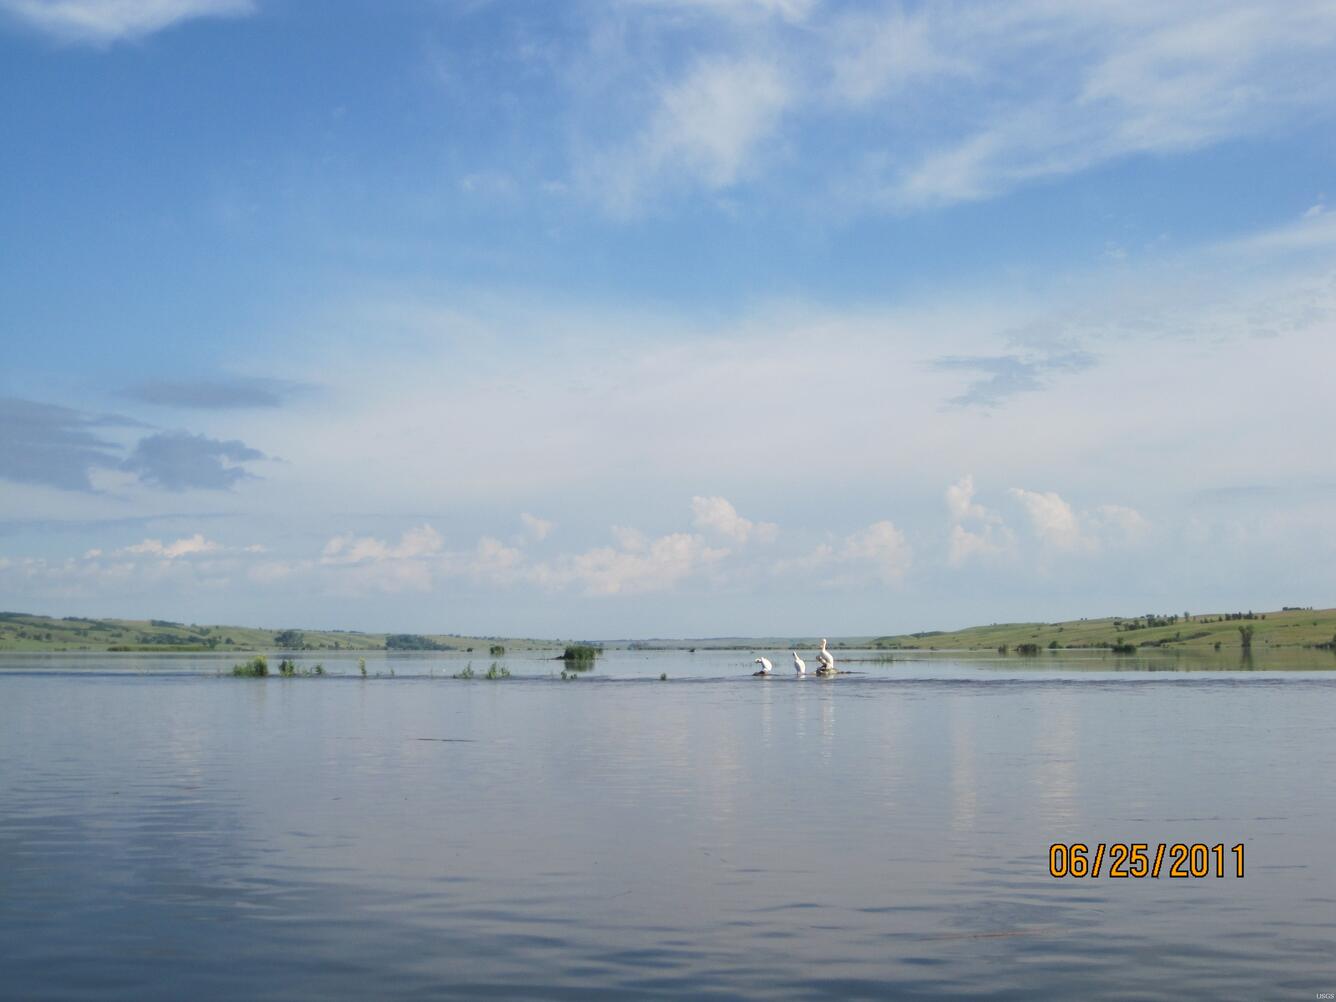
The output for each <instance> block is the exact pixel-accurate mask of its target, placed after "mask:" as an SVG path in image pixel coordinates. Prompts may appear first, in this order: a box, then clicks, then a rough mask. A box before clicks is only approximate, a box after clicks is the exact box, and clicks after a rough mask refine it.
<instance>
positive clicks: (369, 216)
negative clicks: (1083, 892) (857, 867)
mask: <svg viewBox="0 0 1336 1002" xmlns="http://www.w3.org/2000/svg"><path fill="white" fill-rule="evenodd" d="M1333 65H1336V5H1333V4H1331V3H1330V2H1329V0H1292V2H1289V3H1286V4H1275V3H1269V2H1265V0H1219V2H1211V3H1192V2H1184V3H1176V4H1165V3H1162V2H1155V3H1152V2H1148V0H1118V2H1105V0H1090V2H1087V3H1082V4H1067V3H1054V2H1052V0H1015V2H1010V3H993V2H979V3H912V2H903V3H878V2H857V3H853V2H851V3H839V2H833V0H602V2H585V0H571V2H569V3H560V4H553V3H550V2H519V0H517V2H503V0H496V2H486V0H460V2H447V0H378V2H370V0H363V2H348V0H328V2H322V3H320V4H311V3H298V2H296V0H0V136H3V137H4V138H3V141H0V248H2V250H0V346H2V347H3V352H2V357H3V365H2V366H0V609H10V610H16V611H25V612H37V613H47V614H53V615H79V616H122V617H134V618H148V617H155V618H164V619H173V620H180V621H188V622H199V623H244V624H255V625H268V626H275V627H277V626H301V627H307V628H347V629H365V630H392V631H408V632H456V633H466V634H475V633H480V634H493V635H508V636H541V637H561V638H569V637H582V638H584V637H587V638H596V637H598V638H622V637H690V636H738V635H778V636H789V635H791V636H811V635H823V634H824V635H832V636H846V635H879V634H886V633H895V632H902V631H912V630H925V629H950V628H956V627H963V626H967V625H971V624H977V623H991V622H1003V621H1053V620H1059V619H1067V618H1076V617H1080V616H1102V615H1112V614H1122V615H1135V614H1140V613H1145V612H1151V611H1154V612H1184V611H1188V612H1193V613H1197V612H1208V611H1224V610H1235V609H1248V608H1256V609H1272V608H1279V607H1281V606H1282V605H1305V606H1307V605H1313V606H1317V607H1330V606H1336V449H1333V444H1332V443H1333V429H1336V394H1333V392H1332V387H1333V385H1336V384H1334V383H1333V378H1334V376H1333V373H1334V371H1336V183H1334V179H1336V128H1334V126H1336V73H1333V72H1332V70H1331V67H1332V66H1333Z"/></svg>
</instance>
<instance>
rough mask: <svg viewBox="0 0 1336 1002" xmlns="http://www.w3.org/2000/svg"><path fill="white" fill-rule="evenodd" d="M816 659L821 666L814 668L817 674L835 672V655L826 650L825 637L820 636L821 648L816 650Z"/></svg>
mask: <svg viewBox="0 0 1336 1002" xmlns="http://www.w3.org/2000/svg"><path fill="white" fill-rule="evenodd" d="M816 659H817V660H818V661H820V662H821V667H820V668H818V669H817V670H816V673H817V674H818V675H834V674H835V656H834V655H833V654H831V653H830V651H828V650H826V638H825V637H822V638H821V650H819V651H818V652H817V655H816Z"/></svg>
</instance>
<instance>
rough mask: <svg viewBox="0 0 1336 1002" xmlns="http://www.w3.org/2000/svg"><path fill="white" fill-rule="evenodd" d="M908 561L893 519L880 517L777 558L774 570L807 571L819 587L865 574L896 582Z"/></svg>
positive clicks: (852, 581)
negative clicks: (856, 529)
mask: <svg viewBox="0 0 1336 1002" xmlns="http://www.w3.org/2000/svg"><path fill="white" fill-rule="evenodd" d="M912 562H913V551H912V548H911V547H910V545H909V542H908V540H907V539H906V538H905V534H904V533H903V532H901V531H900V529H898V528H897V527H896V525H895V523H894V522H891V521H889V520H885V519H883V520H881V521H878V522H873V523H872V524H871V525H869V526H868V527H867V528H866V529H863V530H861V531H860V532H855V533H853V534H851V535H848V536H845V537H844V538H843V539H841V540H839V541H837V542H834V543H822V544H821V545H820V546H817V547H816V548H815V549H813V550H812V551H811V552H810V553H808V554H806V555H805V556H801V557H798V558H795V559H791V560H781V561H778V562H777V563H776V564H775V572H776V573H777V574H779V575H781V576H787V575H790V574H793V573H798V574H804V575H811V576H812V577H813V578H814V579H815V583H816V584H817V585H819V586H822V587H837V586H847V585H852V584H855V583H857V582H859V581H862V580H866V579H868V578H872V579H874V580H878V581H881V582H882V583H883V584H900V583H901V582H902V581H903V580H904V577H905V574H906V573H908V571H909V568H910V565H911V564H912Z"/></svg>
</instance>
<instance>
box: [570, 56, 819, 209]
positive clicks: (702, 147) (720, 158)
mask: <svg viewBox="0 0 1336 1002" xmlns="http://www.w3.org/2000/svg"><path fill="white" fill-rule="evenodd" d="M791 98H792V95H791V93H790V91H789V85H788V82H787V81H786V79H785V77H784V74H783V73H782V72H781V71H780V68H779V66H778V65H777V64H776V63H775V62H774V61H772V60H769V59H764V58H760V57H747V58H743V59H737V60H734V59H728V58H712V59H705V60H702V61H700V62H699V63H697V64H696V65H695V66H694V67H693V68H692V69H691V70H690V71H689V72H687V73H686V74H685V75H684V76H683V77H682V78H681V79H679V80H677V81H676V82H675V83H672V84H670V85H668V86H666V87H664V88H662V89H661V90H660V91H659V93H658V95H657V102H656V104H657V106H656V108H655V110H654V111H653V113H652V116H651V119H650V122H649V125H648V126H647V127H646V128H645V129H644V130H643V131H641V132H640V133H639V135H638V136H637V137H636V138H635V139H634V140H632V141H631V143H630V144H629V145H628V146H627V147H625V148H624V149H622V150H620V151H619V152H617V153H615V154H613V155H611V156H609V157H606V158H603V160H602V162H601V163H600V164H599V165H598V167H597V168H596V169H595V185H596V188H597V190H598V193H599V197H600V198H602V199H603V200H604V201H605V203H606V204H607V205H608V207H609V208H610V209H612V210H613V211H614V212H617V213H621V214H634V213H636V212H637V211H639V210H640V209H641V208H642V202H643V200H644V198H645V196H646V193H647V192H649V191H650V190H651V189H652V188H653V187H655V186H657V185H660V184H665V185H667V186H669V187H672V186H675V185H676V184H677V183H679V182H680V181H681V180H686V181H688V182H689V183H691V184H694V185H699V186H700V187H702V188H704V189H705V190H707V191H718V190H720V189H724V188H728V187H730V186H732V185H733V184H735V183H737V182H738V181H739V180H741V179H743V178H744V177H747V176H750V175H751V174H753V173H754V172H755V169H756V166H757V164H756V161H755V155H756V150H757V148H758V147H759V146H760V144H761V143H763V142H764V141H765V140H766V139H767V138H768V137H769V136H770V135H771V134H772V133H773V131H774V129H775V128H776V126H777V124H778V122H779V119H780V116H781V114H782V113H783V111H784V109H785V108H786V107H787V106H788V104H789V102H790V100H791Z"/></svg>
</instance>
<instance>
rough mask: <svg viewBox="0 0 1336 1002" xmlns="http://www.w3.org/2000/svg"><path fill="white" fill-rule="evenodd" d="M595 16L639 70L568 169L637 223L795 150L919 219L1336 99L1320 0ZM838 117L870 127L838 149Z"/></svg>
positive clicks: (623, 10)
mask: <svg viewBox="0 0 1336 1002" xmlns="http://www.w3.org/2000/svg"><path fill="white" fill-rule="evenodd" d="M597 9H598V10H599V14H596V15H595V17H597V18H602V19H605V20H606V21H608V22H610V23H612V24H615V25H616V26H617V27H615V28H614V27H608V28H605V29H604V30H601V31H600V30H597V29H596V30H593V31H591V32H590V34H591V36H593V37H599V38H607V37H614V38H616V39H617V44H616V46H614V51H615V52H616V54H617V56H618V57H620V58H622V59H625V61H626V62H625V65H626V66H627V67H628V68H627V69H626V71H625V72H609V73H607V74H606V75H605V76H603V77H602V78H601V82H600V85H601V86H602V87H603V88H605V91H606V92H605V93H604V95H603V96H604V98H605V99H610V98H615V99H616V101H617V102H618V103H619V104H620V105H621V106H622V107H623V109H624V111H623V112H621V113H618V114H617V115H615V116H613V117H612V118H611V120H609V119H606V118H604V119H600V120H599V123H598V126H597V128H596V130H595V131H596V132H597V134H598V135H599V136H600V137H601V138H600V139H599V140H598V141H597V142H595V143H593V144H592V145H593V146H594V148H595V150H596V153H595V154H594V156H593V158H592V159H593V162H594V163H596V164H597V165H598V166H597V168H596V169H593V170H590V160H589V159H588V158H587V157H588V154H589V149H590V144H588V143H579V144H577V151H578V152H577V153H576V156H577V162H576V164H575V169H574V173H575V174H577V175H585V176H587V177H589V178H591V179H592V183H591V184H590V185H587V186H586V187H587V188H588V189H589V190H591V191H592V192H593V194H594V196H595V197H596V198H597V199H598V200H600V201H602V202H603V203H604V205H605V206H607V207H609V208H611V209H612V210H613V212H614V213H616V214H619V215H624V216H631V215H635V214H636V213H638V212H639V211H640V210H641V209H643V207H644V206H645V205H646V204H648V203H650V202H652V200H653V199H654V198H655V197H656V196H662V195H665V194H668V193H678V194H681V193H684V192H685V193H704V194H706V195H716V194H718V193H720V192H724V191H729V190H732V189H735V188H738V189H741V188H743V187H745V185H747V184H748V183H749V182H752V181H756V180H760V181H769V180H771V179H773V178H775V177H777V176H779V175H781V174H782V172H783V171H784V170H785V169H786V167H787V166H788V165H790V164H791V163H792V162H795V161H797V162H804V163H808V164H814V165H817V170H818V171H819V174H817V176H819V177H821V178H823V179H825V180H826V181H827V183H828V185H829V191H828V192H827V193H826V197H829V198H834V199H836V200H839V201H843V202H847V203H849V204H850V205H851V206H853V207H854V208H855V211H866V210H868V209H876V210H881V211H889V212H894V213H902V212H917V211H922V210H927V209H932V208H936V207H941V206H947V205H954V204H958V203H962V202H971V201H978V200H983V199H989V198H994V197H997V196H1000V195H1004V194H1006V193H1008V192H1010V191H1012V190H1014V189H1016V188H1019V187H1022V186H1026V185H1031V184H1034V183H1037V182H1041V181H1043V180H1045V179H1051V178H1057V177H1061V176H1065V175H1070V174H1075V173H1079V172H1082V171H1087V170H1090V169H1092V168H1096V167H1099V166H1101V165H1104V164H1107V163H1110V162H1113V161H1117V160H1120V159H1123V158H1127V157H1132V156H1138V155H1151V156H1170V155H1180V154H1184V153H1189V152H1192V151H1195V150H1200V149H1203V148H1206V147H1209V146H1212V145H1214V144H1218V143H1221V142H1225V141H1228V140H1232V139H1237V138H1242V137H1255V136H1266V135H1274V134H1277V133H1278V132H1283V131H1285V130H1287V129H1293V128H1296V127H1311V124H1312V122H1313V120H1314V117H1315V116H1316V117H1317V118H1319V119H1322V120H1324V121H1328V122H1329V121H1330V120H1331V118H1332V117H1333V116H1332V111H1331V109H1332V107H1333V106H1334V105H1336V79H1333V77H1332V74H1331V73H1330V72H1328V67H1329V65H1330V63H1331V61H1332V59H1333V58H1334V57H1336V10H1334V9H1333V8H1332V6H1331V4H1329V3H1326V2H1325V0H1294V2H1291V3H1286V4H1284V5H1281V6H1277V5H1275V4H1272V3H1267V2H1264V0H1226V2H1224V3H1221V4H1211V5H1200V4H1162V3H1154V2H1152V0H1128V2H1125V3H1117V4H1115V3H1087V4H1069V5H1061V4H1053V3H1051V2H1049V0H1019V2H1016V3H1009V4H992V5H989V4H975V5H966V6H964V7H962V6H960V5H946V4H923V5H905V4H900V3H885V4H868V5H858V6H857V7H856V8H853V9H850V8H849V7H844V6H838V5H828V6H820V5H817V4H806V3H797V2H793V3H785V2H774V3H762V2H751V3H744V2H736V3H730V2H724V0H714V2H711V0H694V2H690V0H678V2H672V3H670V2H667V0H664V2H654V3H640V4H631V5H623V6H620V7H618V8H616V9H615V12H612V13H610V12H608V11H607V10H606V9H604V8H597ZM664 9H668V10H671V11H675V12H692V13H694V14H696V15H699V16H700V17H706V18H713V19H714V20H715V22H716V24H715V25H714V26H713V29H711V28H710V27H708V26H707V27H703V28H701V27H698V28H697V31H696V33H695V34H691V33H689V32H688V31H687V29H686V28H685V27H684V25H683V23H682V21H681V20H680V19H677V18H664V17H654V16H651V15H652V14H656V13H658V12H661V11H663V10H664ZM637 12H640V13H643V14H644V15H645V17H644V18H643V19H642V21H641V22H637V23H636V24H635V26H634V28H628V27H626V22H627V20H628V18H629V19H631V20H633V21H634V19H635V15H636V13H637ZM684 37H685V38H687V39H690V40H691V45H690V47H689V51H693V50H694V51H698V52H704V53H706V55H703V56H701V57H700V58H699V59H697V60H696V61H695V62H688V63H686V64H685V65H684V64H683V63H682V61H681V60H680V59H675V58H673V57H672V56H671V55H668V54H669V53H676V52H678V51H680V50H679V49H678V48H677V46H678V45H680V44H682V42H683V38H684ZM628 92H629V93H630V94H632V95H639V97H638V99H635V100H627V99H626V94H627V93H628ZM609 103H611V102H609ZM647 106H648V107H649V108H651V109H652V110H650V111H649V112H648V114H646V112H645V110H644V109H645V107H647ZM632 108H634V109H635V111H634V113H632V112H631V111H630V109H632ZM832 127H835V128H838V129H841V130H849V131H852V132H856V133H857V134H859V135H861V136H863V137H864V140H863V141H861V142H859V143H857V144H855V145H854V146H852V147H849V146H848V145H847V144H841V145H840V147H839V149H840V150H841V154H842V155H841V156H840V157H838V158H837V157H832V156H831V150H830V148H829V145H828V144H829V142H830V135H831V131H830V130H831V129H832ZM574 131H576V132H578V133H581V134H582V135H584V136H585V138H586V139H589V138H590V137H589V133H588V132H587V131H586V130H584V129H583V128H582V127H581V126H579V125H576V126H575V128H574ZM881 137H890V138H881ZM777 151H783V154H784V155H783V156H777V155H774V154H775V153H776V152H777ZM810 177H811V175H805V178H806V180H809V181H810ZM789 180H790V181H792V180H793V178H789ZM803 195H804V197H807V198H819V197H822V196H821V195H820V194H818V193H814V192H813V191H812V190H811V189H810V188H808V189H807V190H806V191H804V192H803Z"/></svg>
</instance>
